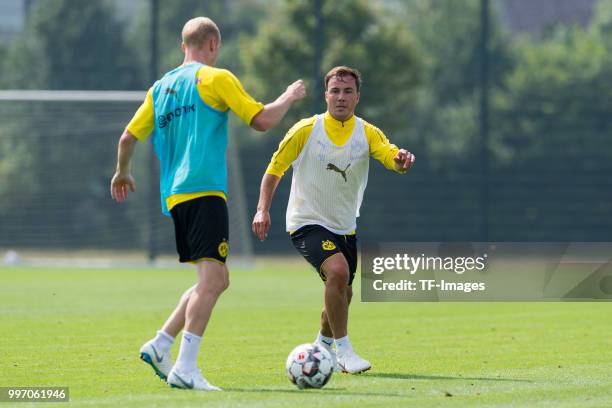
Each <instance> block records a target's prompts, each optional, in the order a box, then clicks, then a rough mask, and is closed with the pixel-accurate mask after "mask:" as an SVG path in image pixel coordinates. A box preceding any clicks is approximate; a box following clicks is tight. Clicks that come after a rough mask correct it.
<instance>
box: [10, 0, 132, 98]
mask: <svg viewBox="0 0 612 408" xmlns="http://www.w3.org/2000/svg"><path fill="white" fill-rule="evenodd" d="M109 62H112V63H109ZM4 72H5V74H6V77H5V84H7V85H9V86H11V87H14V88H21V89H129V88H132V87H133V86H134V84H136V83H137V79H136V72H137V70H136V66H135V60H134V59H133V57H132V56H131V53H130V52H129V50H128V49H127V47H126V43H125V40H124V38H123V29H122V26H121V25H120V24H119V22H118V21H117V20H116V19H115V18H114V16H113V12H112V9H111V7H110V5H109V3H108V2H107V1H95V2H82V1H79V0H48V1H44V2H43V1H40V2H35V3H34V5H33V6H32V8H31V12H30V15H29V16H28V19H27V21H26V26H25V29H24V32H23V33H22V34H21V36H20V37H19V38H18V39H17V40H16V41H15V42H14V44H13V45H12V46H11V47H10V49H9V51H8V55H7V59H6V61H5V64H4Z"/></svg>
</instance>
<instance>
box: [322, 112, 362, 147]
mask: <svg viewBox="0 0 612 408" xmlns="http://www.w3.org/2000/svg"><path fill="white" fill-rule="evenodd" d="M323 121H324V124H325V133H327V137H329V139H330V140H331V141H332V143H333V144H335V145H336V146H342V145H344V144H345V143H346V142H347V141H348V140H349V138H350V137H351V135H352V134H353V129H354V128H355V115H353V116H351V117H350V118H349V119H347V120H345V121H344V122H341V121H339V120H336V119H334V117H333V116H332V115H331V114H330V113H329V112H325V115H324V116H323Z"/></svg>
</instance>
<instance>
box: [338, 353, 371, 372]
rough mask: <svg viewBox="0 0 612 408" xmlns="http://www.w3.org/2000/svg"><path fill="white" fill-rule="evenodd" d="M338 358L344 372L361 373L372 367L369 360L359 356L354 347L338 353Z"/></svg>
mask: <svg viewBox="0 0 612 408" xmlns="http://www.w3.org/2000/svg"><path fill="white" fill-rule="evenodd" d="M337 358H338V365H339V366H340V370H341V371H342V372H344V373H349V374H359V373H363V372H364V371H368V370H369V369H370V368H372V365H371V364H370V362H369V361H368V360H364V359H363V358H361V357H359V356H358V355H357V354H355V352H354V351H353V350H352V349H348V350H347V351H346V352H344V353H338V355H337Z"/></svg>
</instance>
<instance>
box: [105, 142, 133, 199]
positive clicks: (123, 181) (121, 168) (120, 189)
mask: <svg viewBox="0 0 612 408" xmlns="http://www.w3.org/2000/svg"><path fill="white" fill-rule="evenodd" d="M137 141H138V139H136V137H134V135H132V134H131V133H130V132H129V131H127V130H125V131H124V132H123V134H122V135H121V138H120V139H119V146H118V147H117V170H116V171H115V175H114V176H113V179H112V180H111V196H112V197H113V199H114V200H115V201H117V202H118V203H122V202H124V201H125V200H126V199H127V196H128V193H129V191H130V190H131V191H132V192H134V191H136V182H135V181H134V178H133V177H132V175H131V173H130V172H131V163H132V155H133V154H134V147H135V146H136V142H137Z"/></svg>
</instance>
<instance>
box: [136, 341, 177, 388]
mask: <svg viewBox="0 0 612 408" xmlns="http://www.w3.org/2000/svg"><path fill="white" fill-rule="evenodd" d="M140 359H141V360H142V361H144V362H145V363H147V364H149V365H150V366H151V367H153V370H155V374H157V376H158V377H159V378H161V379H162V380H164V381H166V380H167V379H168V374H170V370H172V366H173V365H174V362H173V361H172V355H171V354H170V351H166V352H165V353H164V352H161V351H160V350H158V349H157V348H156V347H155V346H154V345H153V340H150V341H148V342H146V343H145V344H144V345H143V346H142V347H141V348H140Z"/></svg>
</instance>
